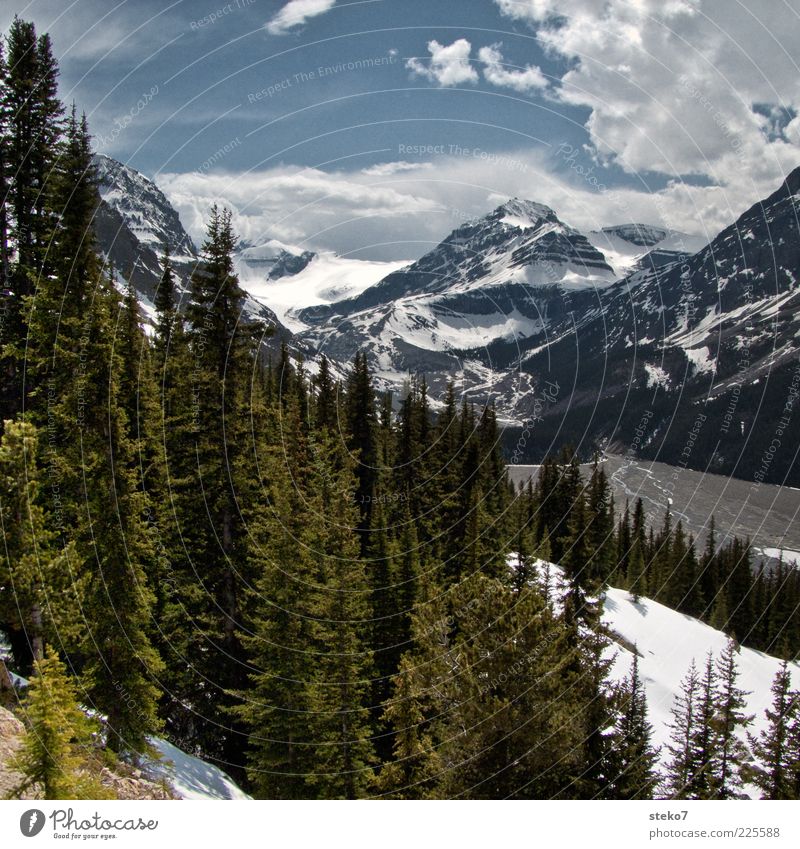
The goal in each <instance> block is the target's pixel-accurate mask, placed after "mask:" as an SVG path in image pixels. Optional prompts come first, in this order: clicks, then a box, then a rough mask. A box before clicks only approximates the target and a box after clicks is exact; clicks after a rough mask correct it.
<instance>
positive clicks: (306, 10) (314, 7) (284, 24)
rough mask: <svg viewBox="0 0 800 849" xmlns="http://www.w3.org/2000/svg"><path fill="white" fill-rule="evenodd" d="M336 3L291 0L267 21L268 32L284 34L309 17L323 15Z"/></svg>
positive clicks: (326, 0)
mask: <svg viewBox="0 0 800 849" xmlns="http://www.w3.org/2000/svg"><path fill="white" fill-rule="evenodd" d="M335 5H336V0H289V2H288V3H287V4H286V5H285V6H284V7H283V8H282V9H281V10H280V11H279V12H278V13H277V14H276V15H274V16H273V17H272V18H271V19H270V21H269V22H268V23H267V32H269V33H271V34H272V35H283V34H284V33H287V32H288V31H289V30H290V29H292V28H293V27H297V26H302V25H303V24H304V23H305V22H306V21H307V20H308V19H309V18H316V17H317V16H318V15H323V14H325V12H327V11H329V10H330V9H332V8H333V7H334V6H335Z"/></svg>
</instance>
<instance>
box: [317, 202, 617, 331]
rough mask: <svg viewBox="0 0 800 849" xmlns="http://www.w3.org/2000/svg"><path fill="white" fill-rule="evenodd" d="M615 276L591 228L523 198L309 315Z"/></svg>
mask: <svg viewBox="0 0 800 849" xmlns="http://www.w3.org/2000/svg"><path fill="white" fill-rule="evenodd" d="M615 279H616V276H615V274H614V270H613V269H612V268H611V266H610V265H609V264H608V262H607V261H606V259H605V257H604V256H603V254H602V253H600V251H598V250H597V249H596V248H594V247H593V246H592V245H591V244H590V242H589V241H588V240H587V238H586V237H585V236H583V235H582V234H581V233H579V232H578V231H577V230H575V229H573V228H572V227H569V226H568V225H566V224H564V223H563V222H562V221H561V220H559V218H558V216H557V215H556V213H555V212H554V211H553V210H552V209H550V207H548V206H544V205H543V204H540V203H534V202H533V201H527V200H519V199H517V198H515V199H513V200H510V201H508V202H507V203H505V204H503V205H502V206H499V207H497V209H495V210H494V211H493V212H491V213H489V215H486V216H485V217H483V218H478V219H474V220H472V221H468V222H467V223H465V224H462V225H461V226H460V227H458V228H456V229H455V230H453V232H452V233H450V235H449V236H447V238H445V239H444V240H443V241H442V242H441V243H440V244H439V245H437V246H436V247H435V248H434V249H433V250H432V251H429V252H428V253H427V254H425V255H424V256H423V257H421V258H420V259H418V260H417V261H416V262H414V263H412V264H411V265H409V266H407V267H406V268H403V269H402V270H401V271H397V272H395V273H394V274H390V275H389V276H388V277H386V278H385V279H383V280H381V281H380V282H379V283H378V284H377V285H376V286H373V287H371V288H370V289H368V290H367V291H365V292H363V293H362V294H361V295H359V296H358V297H355V298H351V299H348V300H345V301H341V302H340V303H338V304H337V306H336V308H335V309H329V310H309V311H308V312H307V314H306V317H307V318H308V319H309V320H313V319H319V318H324V317H327V316H330V315H333V314H338V315H353V314H354V313H357V312H361V311H362V310H365V309H367V308H370V307H380V306H386V305H387V304H390V303H392V302H393V301H396V300H397V299H398V298H406V297H412V296H420V295H445V296H447V297H451V296H456V297H457V296H461V295H465V294H467V293H481V292H483V291H484V290H491V289H496V288H498V287H501V286H509V285H517V286H523V287H526V288H527V287H553V286H556V285H558V286H561V287H564V288H573V289H585V288H592V287H597V286H600V287H603V286H608V285H609V284H610V283H613V282H614V280H615Z"/></svg>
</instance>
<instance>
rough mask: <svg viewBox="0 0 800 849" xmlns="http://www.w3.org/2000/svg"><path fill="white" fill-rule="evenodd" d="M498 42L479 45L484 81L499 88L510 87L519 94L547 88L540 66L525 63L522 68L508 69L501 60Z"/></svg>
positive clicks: (501, 55) (479, 57)
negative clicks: (484, 45)
mask: <svg viewBox="0 0 800 849" xmlns="http://www.w3.org/2000/svg"><path fill="white" fill-rule="evenodd" d="M501 46H502V45H500V44H492V45H491V46H490V47H481V49H480V50H479V51H478V59H480V61H481V62H483V63H484V68H483V76H484V77H485V78H486V81H487V82H489V83H491V84H492V85H495V86H498V87H499V88H511V89H514V91H518V92H520V93H521V94H525V93H527V92H529V91H539V90H541V89H544V88H547V78H546V77H545V75H544V74H543V73H542V71H541V68H538V67H536V66H535V65H525V67H524V68H522V69H510V66H508V65H506V63H505V62H504V60H503V54H502V53H501V52H500V47H501Z"/></svg>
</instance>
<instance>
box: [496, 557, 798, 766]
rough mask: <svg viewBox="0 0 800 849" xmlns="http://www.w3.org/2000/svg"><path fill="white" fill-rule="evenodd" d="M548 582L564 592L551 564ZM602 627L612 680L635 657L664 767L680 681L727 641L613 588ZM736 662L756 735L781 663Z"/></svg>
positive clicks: (741, 658) (756, 657)
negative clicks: (607, 641) (609, 639)
mask: <svg viewBox="0 0 800 849" xmlns="http://www.w3.org/2000/svg"><path fill="white" fill-rule="evenodd" d="M512 562H513V561H512ZM537 569H538V572H539V575H540V576H542V575H543V574H544V569H545V562H544V561H541V560H540V561H538V562H537ZM550 579H551V581H552V585H553V586H555V588H556V590H557V591H560V592H563V590H564V589H566V587H565V582H564V578H563V572H562V570H561V568H560V567H559V566H556V565H555V564H550ZM603 623H604V624H605V625H606V627H607V628H608V630H609V632H610V633H611V634H612V635H613V637H614V642H613V643H612V644H611V646H609V648H608V650H607V655H608V657H610V658H612V659H613V664H612V667H611V677H612V679H613V680H615V681H619V682H622V681H623V680H624V679H625V678H626V677H627V676H628V675H629V674H630V671H631V667H632V665H633V652H632V651H631V649H630V648H629V646H635V647H636V650H637V651H638V653H639V674H640V676H641V678H642V682H643V684H644V687H645V691H646V695H647V713H648V720H649V721H650V724H651V725H652V726H653V738H652V742H653V745H654V746H656V747H661V752H660V755H661V759H662V762H665V761H666V759H667V756H668V753H667V751H666V743H667V742H668V740H669V735H670V731H669V727H668V726H669V723H670V722H671V721H672V713H671V709H672V706H673V704H674V700H675V696H676V695H677V694H678V692H679V690H680V685H681V681H682V680H683V678H684V676H685V675H686V673H687V671H688V670H689V666H690V664H691V663H692V661H693V660H694V662H695V665H696V666H697V669H698V672H701V671H702V668H703V667H704V665H705V662H706V657H707V655H708V653H709V652H711V654H712V656H713V658H714V659H715V660H716V659H717V658H719V655H720V653H721V652H722V650H723V649H724V648H725V645H726V644H727V642H728V637H727V636H726V635H725V634H723V633H722V632H721V631H717V630H715V629H714V628H712V627H711V626H709V625H706V624H704V623H703V622H700V620H698V619H694V618H692V617H691V616H686V615H685V614H683V613H678V612H677V611H675V610H673V609H672V608H669V607H665V606H664V605H663V604H659V603H658V602H656V601H653V600H652V599H649V598H640V599H639V601H638V602H634V601H633V599H632V598H631V595H630V593H629V592H628V591H627V590H620V589H615V588H614V587H609V589H608V591H607V593H606V595H605V599H604V604H603ZM736 662H737V667H738V670H739V679H738V681H737V685H738V686H739V687H741V688H742V689H743V690H744V691H745V692H746V693H747V696H746V701H747V712H748V714H753V715H754V719H753V723H752V724H751V725H750V726H749V727H748V731H750V733H753V734H758V732H759V731H761V729H762V728H764V727H765V723H766V721H765V717H764V710H765V708H767V707H769V705H770V704H771V701H772V695H771V693H770V687H771V686H772V680H773V678H774V677H775V674H776V673H777V672H778V670H779V669H780V667H781V664H782V661H781V660H778V658H775V657H771V656H770V655H768V654H764V653H763V652H759V651H755V650H753V649H748V648H741V649H740V651H739V653H738V655H737V659H736ZM789 668H790V670H791V675H792V686H793V687H795V688H800V664H798V663H792V664H790V666H789Z"/></svg>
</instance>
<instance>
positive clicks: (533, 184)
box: [0, 0, 800, 258]
mask: <svg viewBox="0 0 800 849" xmlns="http://www.w3.org/2000/svg"><path fill="white" fill-rule="evenodd" d="M19 12H20V14H21V15H23V16H24V17H26V18H30V19H33V20H34V21H35V22H36V23H37V26H38V28H39V29H40V31H45V30H48V31H50V32H51V34H52V36H53V39H54V43H55V47H56V53H57V55H58V56H59V58H60V62H61V67H62V86H61V94H62V97H64V98H65V99H74V100H75V101H76V102H77V104H78V106H79V107H80V108H82V109H85V110H86V112H87V114H88V115H89V118H90V123H91V126H92V129H93V132H94V134H95V137H96V144H97V147H98V149H99V150H101V151H103V152H106V153H108V154H109V155H112V156H114V157H116V158H118V159H120V160H121V161H124V162H127V163H128V164H130V165H132V166H133V167H135V168H138V169H139V170H141V171H143V172H144V173H146V174H147V175H148V176H153V177H155V178H156V179H157V181H158V182H159V184H160V185H162V187H163V188H164V189H165V191H167V193H168V194H169V196H170V197H171V199H173V201H174V202H175V203H176V205H177V206H178V208H179V210H180V212H181V214H182V217H183V218H184V221H185V223H186V224H187V226H188V227H189V228H190V230H191V231H192V232H193V234H195V235H197V233H198V232H199V231H200V229H202V223H203V217H204V214H205V209H206V207H207V204H208V203H209V202H211V201H213V200H221V201H223V202H227V203H229V204H230V205H232V206H233V207H234V209H235V210H236V214H237V224H238V226H239V229H240V230H241V231H242V233H243V235H244V236H245V237H246V238H248V239H249V240H251V241H259V240H262V239H265V238H279V239H282V240H283V241H287V242H291V243H293V244H302V245H303V246H311V247H315V248H319V247H322V248H331V249H336V250H339V251H341V252H351V253H353V254H354V255H363V256H372V257H391V258H407V257H411V256H415V255H418V254H419V253H421V251H422V249H423V248H424V247H425V246H426V245H427V244H428V243H430V242H433V241H436V240H437V239H439V238H441V237H442V236H443V235H445V234H446V232H448V230H449V229H452V227H453V226H455V225H456V224H458V223H459V222H460V220H462V219H463V218H466V217H469V216H471V215H474V214H480V213H482V212H485V211H488V209H490V208H491V207H492V206H493V205H496V204H497V203H499V202H501V201H502V200H503V199H504V198H505V197H508V196H509V195H520V196H525V197H529V198H531V199H533V200H537V201H541V202H544V203H549V204H550V205H552V206H554V207H555V208H556V209H557V211H558V212H559V214H561V216H562V217H563V218H564V219H565V220H567V221H568V222H570V223H574V224H575V225H576V226H579V227H582V228H590V227H593V226H603V225H605V224H613V223H621V222H623V221H629V220H645V221H649V222H652V223H661V224H666V225H667V226H671V227H675V228H676V229H684V230H689V231H691V232H697V233H704V232H706V233H708V234H710V235H713V233H714V232H716V231H717V230H718V229H719V228H720V227H721V226H723V225H724V224H726V223H728V222H729V221H730V220H731V219H732V218H733V217H734V216H735V215H736V214H738V213H739V212H741V211H742V209H743V208H745V207H746V206H747V205H748V204H749V203H751V202H753V201H755V200H756V199H758V198H759V197H762V196H763V195H764V194H765V193H766V192H767V191H769V190H770V189H771V188H773V187H774V185H776V184H777V182H779V180H780V179H781V177H782V176H783V175H784V174H785V173H786V172H787V171H788V170H790V169H791V168H792V167H794V166H796V165H797V164H800V156H799V155H798V153H800V121H798V118H797V108H798V106H800V89H799V88H798V86H799V85H800V83H798V80H800V73H798V69H797V66H796V64H795V61H794V58H793V57H794V54H795V53H796V45H797V44H798V43H800V25H799V24H798V14H797V11H796V10H793V9H792V8H791V7H790V5H789V4H786V3H784V2H782V0H759V2H758V3H756V2H755V1H754V0H751V2H749V3H748V2H744V3H737V4H731V3H730V2H729V0H700V2H698V0H636V2H634V0H608V2H607V3H605V4H598V3H597V2H596V0H359V1H358V2H342V1H341V0H339V2H337V0H291V1H290V2H263V1H262V0H230V2H228V0H215V2H189V0H183V2H174V3H172V4H171V5H166V6H165V4H164V3H156V2H150V1H149V0H130V2H118V3H116V4H115V3H114V2H113V0H112V2H101V0H75V2H73V3H71V4H69V3H65V2H63V0H32V2H31V3H29V4H28V5H27V6H26V7H25V8H24V9H20V10H19ZM10 14H11V13H10V11H9V12H3V13H0V23H1V24H2V25H3V26H4V27H5V26H6V25H7V23H8V19H9V17H10Z"/></svg>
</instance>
